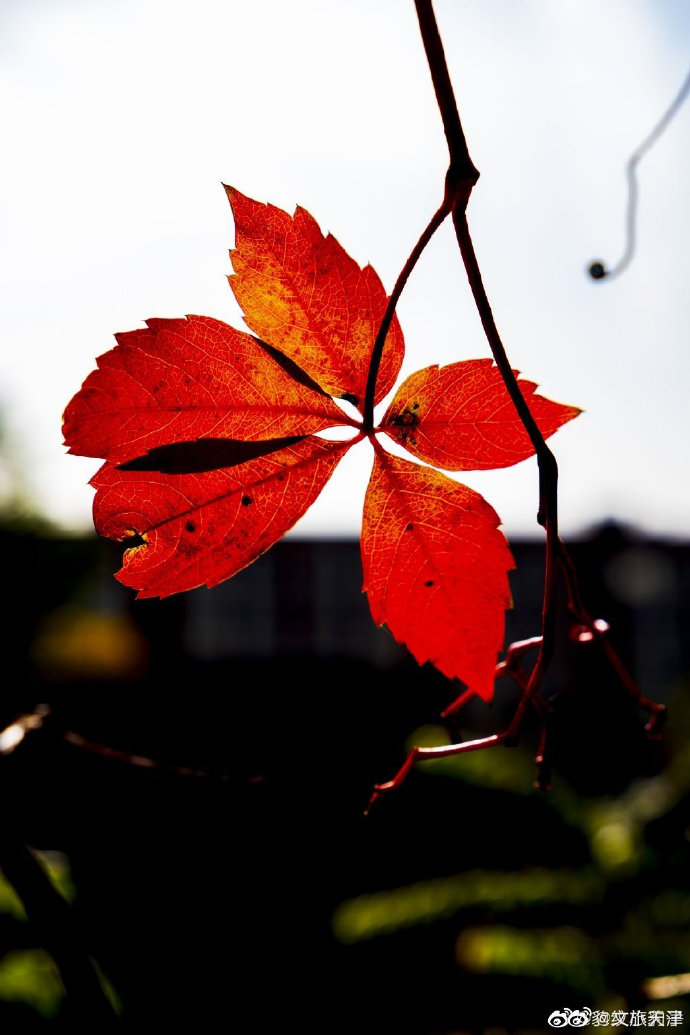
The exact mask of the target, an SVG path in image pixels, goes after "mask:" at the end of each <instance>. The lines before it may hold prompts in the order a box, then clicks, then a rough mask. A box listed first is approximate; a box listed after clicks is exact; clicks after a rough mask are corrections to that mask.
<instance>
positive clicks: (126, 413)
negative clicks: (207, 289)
mask: <svg viewBox="0 0 690 1035" xmlns="http://www.w3.org/2000/svg"><path fill="white" fill-rule="evenodd" d="M116 337H117V340H118V343H119V344H118V345H117V346H116V347H115V348H114V349H111V351H110V352H106V353H105V355H103V356H101V357H100V358H99V359H98V361H97V362H98V370H95V371H93V373H91V374H90V375H89V376H88V377H87V379H86V381H85V382H84V384H83V386H82V388H81V391H79V392H78V393H77V395H75V397H74V398H73V399H72V401H71V402H70V404H69V406H68V407H67V410H66V411H65V417H64V424H63V432H64V436H65V443H66V444H67V445H68V446H69V447H70V452H71V453H77V454H79V455H82V456H96V457H103V458H104V459H107V460H110V461H111V462H112V463H121V462H122V461H125V460H130V459H133V458H135V457H139V456H142V455H143V454H144V453H147V452H148V451H149V450H151V449H156V448H158V447H160V446H167V445H170V444H171V443H175V442H188V441H191V440H194V439H197V438H215V439H218V438H231V439H240V440H244V441H247V440H249V441H256V440H259V439H274V438H284V437H289V436H297V435H309V434H312V433H313V432H315V431H320V430H322V429H323V428H327V427H332V426H333V425H335V424H345V423H351V421H350V418H349V417H347V416H346V415H345V414H344V413H343V411H342V410H341V409H340V407H339V406H337V405H336V404H335V403H334V402H333V400H332V399H330V398H329V397H328V396H326V395H322V394H320V393H319V392H318V391H314V390H313V389H311V388H308V387H307V386H306V385H304V384H299V383H298V382H297V381H295V379H294V378H293V377H292V376H291V375H290V374H289V373H288V372H286V371H285V370H284V369H283V367H282V366H281V365H280V364H279V363H278V362H276V360H275V359H273V358H272V356H271V355H270V354H269V352H268V351H267V350H266V348H265V347H263V346H262V344H261V343H260V342H258V341H257V340H256V339H255V338H254V337H252V335H250V334H246V333H245V332H243V331H236V330H235V329H234V328H233V327H229V326H228V325H227V324H224V323H221V322H220V321H219V320H212V319H211V318H210V317H208V316H188V317H187V319H183V320H149V321H148V325H147V327H146V328H142V329H141V330H137V331H130V332H128V333H126V334H118V335H117V336H116Z"/></svg>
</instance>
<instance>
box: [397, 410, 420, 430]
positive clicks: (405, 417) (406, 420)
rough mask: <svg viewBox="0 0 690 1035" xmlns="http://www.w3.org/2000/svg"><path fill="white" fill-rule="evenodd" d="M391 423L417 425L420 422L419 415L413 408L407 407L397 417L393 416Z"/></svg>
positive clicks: (404, 425) (401, 425) (402, 425)
mask: <svg viewBox="0 0 690 1035" xmlns="http://www.w3.org/2000/svg"><path fill="white" fill-rule="evenodd" d="M391 423H392V424H397V426H398V427H406V426H409V425H411V426H412V427H415V426H416V425H417V424H419V417H418V416H417V414H416V413H413V412H412V410H410V409H407V410H403V412H402V413H399V414H398V415H397V416H396V417H393V420H392V422H391Z"/></svg>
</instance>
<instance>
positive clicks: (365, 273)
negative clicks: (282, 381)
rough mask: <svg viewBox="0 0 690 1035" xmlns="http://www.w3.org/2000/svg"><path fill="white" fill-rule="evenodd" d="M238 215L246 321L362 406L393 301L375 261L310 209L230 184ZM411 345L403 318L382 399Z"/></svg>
mask: <svg viewBox="0 0 690 1035" xmlns="http://www.w3.org/2000/svg"><path fill="white" fill-rule="evenodd" d="M225 189H226V191H227V195H228V198H229V200H230V205H231V207H232V212H233V216H234V219H235V249H234V251H232V252H231V253H230V254H231V257H232V266H233V269H234V271H235V272H234V274H233V275H232V276H230V277H229V280H230V286H231V287H232V290H233V291H234V293H235V298H236V299H237V301H238V303H239V304H240V306H241V307H242V310H243V312H244V318H245V321H246V323H247V326H248V327H250V328H251V329H252V330H253V331H254V332H255V333H256V334H258V335H259V337H261V338H265V339H266V341H268V342H270V343H271V345H273V346H274V347H275V348H278V349H280V350H281V352H284V353H285V355H286V356H289V357H290V358H291V359H293V360H295V361H296V362H297V363H299V365H300V366H301V367H302V369H303V370H306V372H307V373H308V374H309V375H310V377H312V378H313V379H314V380H315V381H316V382H317V384H319V385H321V387H322V388H323V389H325V390H326V391H327V392H328V393H329V394H331V395H334V396H336V397H337V398H341V399H350V401H351V402H354V403H355V404H356V405H360V406H361V403H362V400H363V399H364V391H365V388H366V382H367V373H368V370H369V358H370V356H371V350H372V348H373V345H374V340H375V338H376V334H377V331H378V328H379V324H380V322H381V318H382V316H383V314H384V310H385V308H386V302H387V299H386V293H385V291H384V289H383V286H382V284H381V281H380V280H379V278H378V276H377V274H376V273H375V272H374V270H373V269H372V268H371V266H365V267H364V269H360V267H359V266H358V265H357V263H356V262H355V261H354V259H351V258H350V256H349V255H348V254H347V253H346V252H345V251H344V249H343V248H342V247H341V246H340V244H338V242H337V241H336V239H335V238H334V237H333V236H332V235H331V234H329V235H328V236H327V237H324V236H323V234H322V233H321V231H320V229H319V227H318V224H317V223H316V221H315V220H314V218H313V217H312V216H310V215H309V213H308V212H307V211H306V210H305V209H303V208H297V209H296V211H295V214H294V216H290V215H288V214H287V212H283V211H282V209H279V208H275V207H274V206H273V205H263V204H261V203H260V202H258V201H252V199H251V198H246V197H245V196H244V195H243V194H240V193H239V191H237V190H235V189H234V188H233V187H226V188H225ZM403 352H404V343H403V336H402V331H401V330H400V325H399V323H398V320H397V317H395V318H394V319H393V323H392V324H391V328H390V331H389V332H388V336H387V338H386V345H385V347H384V350H383V358H382V361H381V367H380V369H379V374H378V380H377V384H376V402H378V401H379V400H381V399H383V398H384V396H385V395H386V394H387V393H388V392H389V391H390V389H391V388H392V387H393V384H394V383H395V379H396V377H397V376H398V371H399V370H400V364H401V363H402V359H403Z"/></svg>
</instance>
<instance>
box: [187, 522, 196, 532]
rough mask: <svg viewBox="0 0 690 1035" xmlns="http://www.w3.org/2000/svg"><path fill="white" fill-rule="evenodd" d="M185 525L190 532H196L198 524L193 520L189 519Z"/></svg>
mask: <svg viewBox="0 0 690 1035" xmlns="http://www.w3.org/2000/svg"><path fill="white" fill-rule="evenodd" d="M184 527H185V528H186V529H187V531H188V532H194V531H195V530H196V525H195V524H194V522H193V521H188V522H187V524H186V525H185V526H184Z"/></svg>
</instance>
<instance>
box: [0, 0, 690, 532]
mask: <svg viewBox="0 0 690 1035" xmlns="http://www.w3.org/2000/svg"><path fill="white" fill-rule="evenodd" d="M436 11H437V17H438V20H439V25H440V29H441V33H442V35H443V38H444V42H445V47H446V53H447V57H448V61H449V65H450V68H451V74H452V77H453V80H454V84H455V88H456V91H457V95H458V101H459V105H460V111H461V117H462V120H463V123H464V127H465V132H466V136H467V138H468V143H469V146H470V151H471V154H472V156H473V159H474V162H475V164H476V165H477V167H478V168H479V170H480V172H481V179H480V181H479V185H478V186H477V188H476V189H475V192H474V195H473V197H472V201H471V204H470V209H469V219H470V225H471V227H472V231H473V236H474V241H475V247H476V250H477V252H478V255H479V258H480V262H481V264H482V269H483V274H484V279H485V283H486V286H487V290H488V292H489V295H490V298H491V301H492V305H493V308H494V312H495V315H496V319H497V323H498V326H499V329H500V330H501V333H502V335H503V339H504V342H505V345H506V348H507V350H508V354H509V356H510V359H511V362H512V364H513V366H514V367H516V368H518V369H519V370H521V371H522V373H523V375H524V376H525V377H527V378H529V379H530V380H533V381H537V382H538V383H539V384H540V385H541V390H542V391H543V393H544V394H546V395H548V396H550V397H551V398H554V399H557V400H559V401H562V402H567V403H569V404H573V405H577V406H581V407H582V408H583V409H584V410H585V411H586V412H585V413H584V414H583V415H582V416H581V417H579V418H578V419H577V420H576V421H573V422H571V423H570V424H569V425H567V426H566V427H565V428H564V429H562V430H561V431H560V432H559V433H558V434H557V435H556V436H555V437H554V438H553V439H552V444H553V447H554V451H555V452H556V455H557V457H558V460H559V464H560V468H561V521H562V527H563V530H564V532H565V534H566V535H575V534H578V533H579V532H582V531H584V530H586V529H587V528H590V527H591V526H593V525H594V524H596V523H598V522H600V521H602V520H603V519H605V518H611V517H613V518H615V519H617V520H619V521H621V522H624V523H626V524H628V525H632V526H635V527H637V528H639V529H641V530H644V531H648V532H654V533H657V534H669V535H673V536H686V535H687V528H688V516H690V489H689V487H688V481H689V480H688V477H687V461H686V455H685V453H686V447H687V443H688V441H689V439H690V435H689V434H688V432H689V431H690V406H689V405H688V403H687V399H686V396H687V391H688V383H689V381H690V378H689V376H688V375H689V369H688V367H689V361H688V354H689V349H688V344H689V342H688V317H689V315H690V313H689V308H690V302H689V301H688V299H689V298H690V293H689V291H688V281H689V280H690V277H689V275H688V274H689V273H690V235H689V234H688V228H689V227H690V192H689V191H688V183H689V182H690V142H689V140H690V105H688V106H687V107H685V108H683V109H682V110H681V112H680V113H679V115H678V117H677V119H676V120H675V121H674V122H673V123H672V124H671V126H670V127H669V129H668V130H667V132H666V134H665V135H664V136H663V137H662V138H661V140H660V141H659V143H658V144H657V146H656V147H655V148H654V150H653V151H651V152H650V153H649V154H648V155H647V157H646V158H645V159H644V161H643V162H642V163H641V165H640V167H639V182H640V206H639V224H638V251H637V254H636V256H635V259H634V261H633V264H632V266H631V267H630V269H629V271H628V272H627V273H626V274H625V275H623V276H621V277H620V278H619V279H617V280H615V281H611V282H610V283H609V282H606V281H604V282H600V283H593V282H592V281H591V280H590V279H589V278H588V277H587V276H586V275H585V269H586V267H587V265H588V264H589V262H590V261H591V260H593V259H599V258H600V259H603V260H604V261H605V262H607V263H608V264H609V265H612V264H613V263H615V261H616V260H617V258H618V257H619V255H620V253H621V252H622V250H623V246H624V213H625V205H626V186H625V177H624V166H625V162H626V161H627V158H628V156H629V154H630V153H631V152H632V151H633V150H634V149H635V148H636V147H637V146H638V144H639V143H640V141H641V140H642V139H643V138H644V137H645V136H646V134H647V133H648V132H649V130H650V129H651V128H652V126H653V125H654V123H655V122H656V121H657V119H658V118H659V117H660V115H661V114H662V113H663V111H664V110H665V108H666V107H667V106H668V104H669V103H670V101H671V100H672V99H673V97H674V95H675V94H676V92H677V91H678V89H679V88H680V85H681V83H682V82H683V79H684V77H685V76H686V74H687V70H688V67H690V5H688V4H687V3H686V2H685V0H606V2H605V3H602V2H601V0H520V2H519V3H516V2H515V0H481V2H478V0H437V2H436ZM0 91H1V94H2V98H1V103H0V120H1V122H2V140H3V144H4V147H3V163H2V169H1V171H0V179H1V190H0V212H1V216H0V221H1V225H2V235H1V240H2V246H1V250H0V264H1V276H2V287H3V290H2V294H3V338H4V347H3V350H2V360H1V362H2V380H1V382H0V406H1V407H2V409H3V411H4V419H5V423H6V425H7V429H8V434H9V436H10V438H11V439H12V441H13V442H14V444H15V446H16V448H17V450H18V451H19V455H20V456H21V459H22V465H23V471H24V477H25V480H26V483H27V485H28V487H29V489H30V491H31V493H32V495H33V497H34V498H35V500H36V502H37V504H38V505H39V506H40V508H41V509H42V510H43V512H44V513H45V514H46V515H47V516H48V517H50V518H51V519H53V520H54V521H57V522H60V523H62V524H64V525H65V526H66V527H69V528H72V529H86V528H88V527H90V522H91V517H90V514H91V499H92V495H93V491H92V490H91V489H90V488H88V486H87V485H86V483H87V481H88V478H89V477H90V476H91V474H92V473H93V472H94V471H95V470H96V469H97V467H98V466H99V462H98V461H96V460H94V461H91V460H85V459H82V458H76V457H69V456H66V455H65V450H64V447H63V446H62V445H61V442H62V436H61V432H60V419H61V413H62V411H63V409H64V407H65V405H66V404H67V402H68V400H69V399H70V397H71V396H72V395H73V394H74V392H75V391H76V390H77V389H78V388H79V386H80V385H81V383H82V381H83V380H84V379H85V378H86V376H87V374H88V373H89V372H90V371H91V369H92V368H93V367H94V365H95V364H94V361H95V357H96V356H97V355H100V354H101V353H103V352H106V351H107V350H108V349H109V348H111V347H112V345H113V344H114V340H113V338H112V334H113V333H114V332H115V331H125V330H131V329H134V328H136V327H139V326H141V325H142V321H143V320H144V319H146V318H147V317H151V316H158V317H176V316H183V315H184V314H185V313H198V314H204V315H209V316H214V317H217V318H218V319H222V320H225V321H227V322H228V323H231V324H234V325H235V326H239V327H242V326H243V324H242V318H241V314H240V312H239V309H238V307H237V306H236V304H235V302H234V299H233V297H232V293H231V291H230V289H229V287H228V284H227V280H226V275H227V274H228V273H229V272H230V271H231V268H230V261H229V257H228V249H229V248H230V247H232V244H233V226H232V220H231V215H230V210H229V207H228V204H227V201H226V198H225V193H224V191H223V189H222V187H221V182H226V183H229V184H232V185H234V186H236V187H237V188H238V189H239V190H241V191H242V192H243V193H245V194H248V195H250V196H251V197H254V198H257V199H259V200H261V201H271V202H273V203H274V204H276V205H279V206H280V207H282V208H285V209H288V210H289V211H292V210H293V208H294V206H295V204H301V205H303V206H304V207H305V208H307V209H308V210H309V211H310V212H311V213H312V214H313V215H314V217H315V218H316V219H317V221H318V222H319V224H320V225H321V227H322V229H323V230H324V231H331V232H332V233H333V234H334V235H335V236H336V237H337V238H338V240H339V241H340V242H341V244H342V245H343V246H344V247H345V248H346V250H347V251H348V252H350V254H351V255H352V256H353V257H354V258H355V259H356V260H357V261H358V262H359V263H360V264H364V263H365V262H367V261H369V262H371V263H372V265H373V266H374V268H375V269H376V270H377V272H378V273H379V275H380V276H381V278H382V280H383V282H384V284H385V286H386V288H387V289H388V290H390V289H391V287H392V285H393V282H394V280H395V278H396V275H397V273H398V271H399V269H400V267H401V266H402V264H403V262H404V260H405V258H406V256H407V253H408V252H409V250H410V248H411V247H412V245H413V243H414V241H415V240H416V238H417V236H418V234H419V232H420V231H421V229H422V228H423V226H424V225H425V223H426V222H427V220H428V218H429V216H430V215H431V213H432V212H433V210H434V209H435V208H436V206H437V204H438V202H439V201H440V198H441V193H442V185H443V178H444V174H445V168H446V164H447V154H446V150H445V140H444V137H443V132H442V127H441V123H440V118H439V115H438V112H437V110H436V107H435V102H434V97H433V92H432V88H431V83H430V78H429V73H428V70H427V67H426V64H425V60H424V55H423V51H422V47H421V42H420V40H419V35H418V28H417V23H416V18H415V14H414V6H413V3H412V0H348V2H347V3H343V2H338V0H318V2H317V0H311V2H310V0H295V2H288V0H275V2H273V0H252V2H247V0H195V3H194V4H193V5H192V4H190V3H188V2H184V3H183V2H181V0H81V2H79V0H1V2H0ZM398 312H399V315H400V320H401V323H402V327H403V331H404V333H405V338H406V344H407V358H406V361H405V365H404V367H403V371H402V375H403V376H406V375H407V374H408V373H411V372H412V371H413V370H415V369H417V368H419V367H422V366H426V365H428V364H430V363H442V364H443V363H448V362H453V361H455V360H458V359H470V358H476V357H480V356H486V355H488V354H489V353H488V347H487V345H486V343H485V340H484V338H483V335H482V331H481V327H480V325H479V321H478V318H477V316H476V314H475V312H474V309H473V305H472V301H471V297H470V295H469V291H468V289H467V287H466V282H465V280H464V274H463V270H462V266H461V263H460V260H459V257H458V254H457V247H456V245H455V243H454V239H453V236H452V233H451V231H450V228H449V227H445V228H444V229H443V230H442V231H441V232H440V233H439V235H438V237H437V239H436V240H435V241H434V242H433V244H432V245H431V246H430V248H429V249H428V252H427V253H426V255H425V256H424V258H423V260H422V262H421V264H420V266H419V267H418V271H417V272H416V273H415V275H414V276H413V278H412V281H411V282H410V285H409V286H408V288H407V290H406V292H405V294H404V296H403V299H402V301H401V303H400V306H399V310H398ZM369 469H370V450H369V447H368V446H367V444H366V443H365V444H363V445H360V446H358V447H357V448H356V449H353V450H352V451H351V452H350V454H349V455H348V456H347V458H346V460H345V461H344V462H343V464H342V465H341V467H340V468H339V469H338V470H337V471H336V474H335V476H334V478H333V480H332V482H331V484H330V485H329V486H328V487H327V488H326V490H325V491H324V493H323V495H322V497H321V498H320V499H319V501H318V502H317V504H316V505H315V506H314V507H313V508H312V511H311V512H310V513H309V514H308V515H307V517H306V518H305V519H303V521H302V522H301V524H300V526H299V531H300V533H302V534H321V535H329V534H330V535H343V534H353V535H354V534H356V533H357V531H358V529H359V524H360V519H361V508H362V500H363V495H364V489H365V486H366V482H367V479H368V474H369ZM463 480H465V481H466V482H468V483H469V484H471V485H472V487H473V488H475V489H476V490H478V491H479V492H481V493H482V494H483V495H484V496H485V497H486V498H487V499H488V501H489V502H490V503H491V504H492V505H493V506H494V507H495V508H496V510H497V511H498V512H499V514H500V515H501V516H502V518H503V521H504V527H505V530H506V532H507V533H508V535H509V536H510V535H516V534H525V533H528V532H533V531H535V530H536V526H535V523H534V514H535V512H536V505H537V504H536V496H537V479H536V466H535V464H534V461H528V462H525V463H523V464H520V465H518V466H517V467H515V468H512V469H508V470H503V471H499V472H496V473H494V472H481V473H477V474H475V475H471V476H470V475H468V476H467V477H465V478H463Z"/></svg>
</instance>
